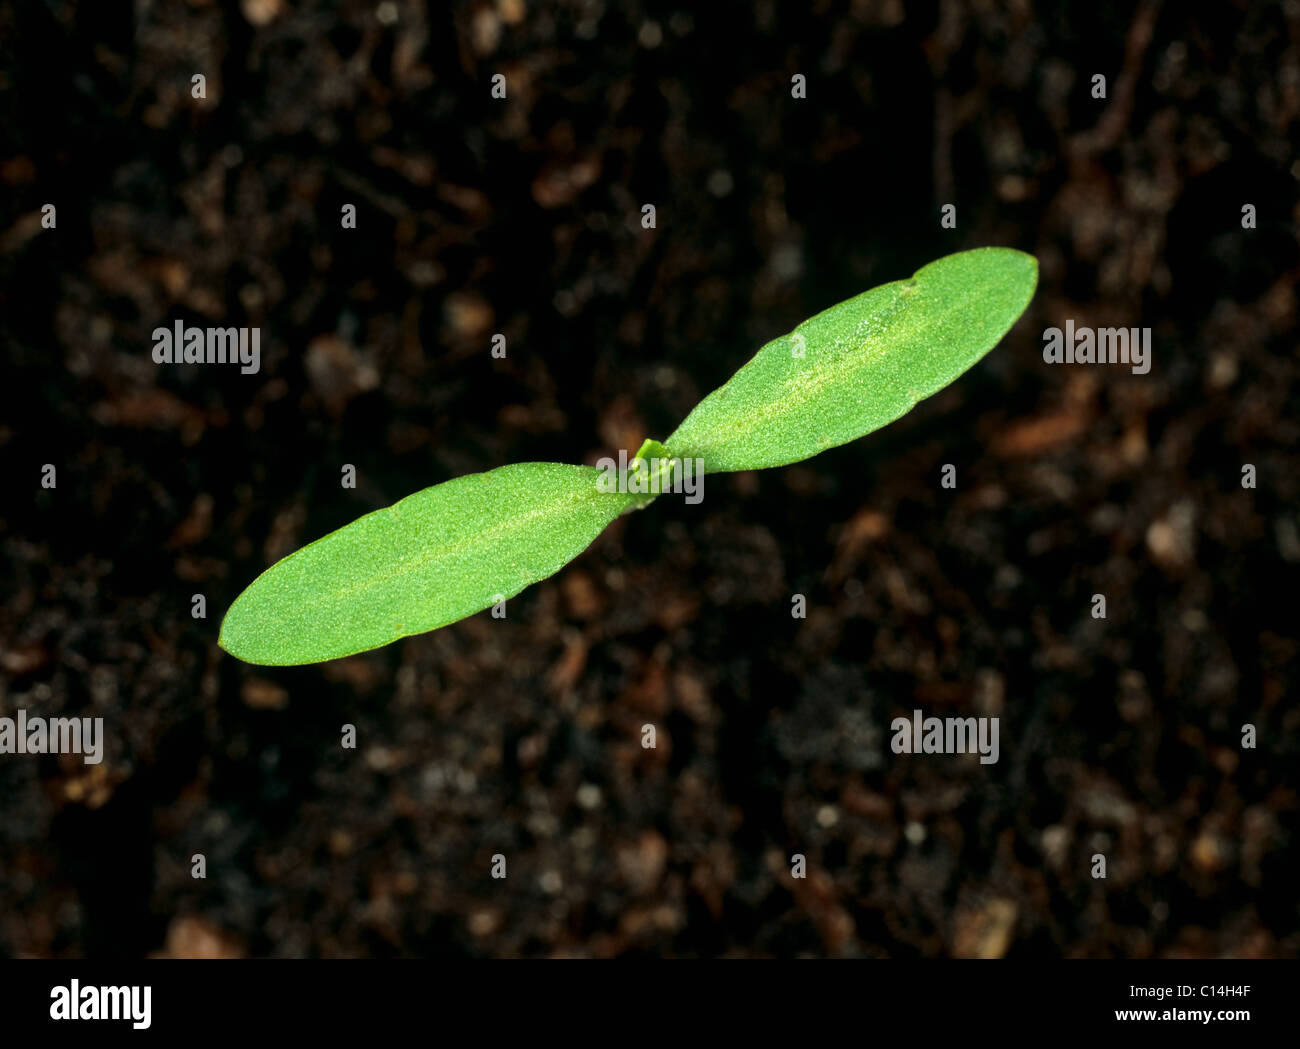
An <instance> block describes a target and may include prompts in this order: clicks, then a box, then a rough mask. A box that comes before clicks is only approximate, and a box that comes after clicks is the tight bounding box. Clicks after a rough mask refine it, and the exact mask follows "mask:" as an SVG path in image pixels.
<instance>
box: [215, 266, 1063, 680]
mask: <svg viewBox="0 0 1300 1049" xmlns="http://www.w3.org/2000/svg"><path fill="white" fill-rule="evenodd" d="M1037 279H1038V264H1037V262H1036V261H1035V260H1034V258H1033V256H1031V255H1026V254H1024V253H1023V252H1019V251H1013V250H1011V249H1008V248H979V249H976V250H974V251H964V252H959V253H957V254H955V255H948V256H946V257H944V258H941V259H938V260H936V261H935V262H932V263H930V264H929V265H927V266H924V267H922V268H921V269H920V270H918V271H917V273H916V275H915V276H913V277H912V278H910V279H908V280H900V281H894V282H893V283H890V284H883V285H881V286H880V287H877V288H873V289H872V290H871V291H868V292H865V293H863V294H862V295H859V296H857V297H856V298H852V299H849V300H848V301H847V302H842V303H840V304H839V305H838V306H833V307H831V308H830V309H828V310H825V311H824V312H822V313H819V314H817V315H816V316H815V317H812V318H811V319H809V320H807V321H804V322H803V323H802V324H800V325H799V326H798V327H797V328H795V330H794V331H793V332H791V333H790V334H789V335H783V336H781V337H780V338H778V339H774V340H773V341H772V342H769V343H768V344H767V345H765V346H764V347H763V348H762V349H761V350H759V351H758V353H757V354H756V355H755V356H754V358H753V359H752V360H751V361H750V362H749V363H748V364H746V365H745V366H744V367H743V368H741V369H740V370H739V371H738V372H736V374H735V375H734V376H732V378H731V380H730V381H728V382H727V383H726V384H725V385H723V386H722V387H720V388H719V389H717V390H715V391H714V392H713V393H711V394H709V396H708V397H706V398H705V399H704V400H703V401H701V402H700V404H699V405H697V406H696V408H695V410H694V411H692V412H691V413H690V415H688V416H687V418H686V420H685V421H684V422H683V423H682V424H681V426H679V427H678V428H677V430H676V431H675V432H674V433H673V434H672V436H670V437H669V438H668V439H667V441H665V442H663V444H660V443H658V442H656V441H647V442H646V443H645V444H644V445H642V447H641V449H640V450H639V451H638V453H637V455H636V457H634V460H633V467H634V468H635V469H638V470H648V469H649V466H648V465H647V463H648V461H649V460H650V459H651V458H656V459H659V458H663V457H672V458H673V459H684V458H690V459H700V460H703V464H704V469H705V470H706V471H707V472H713V473H718V472H725V471H729V470H754V469H760V468H763V467H769V466H783V465H786V464H788V463H794V462H798V461H800V460H801V459H807V458H809V457H811V456H814V455H816V454H817V453H818V452H821V451H824V450H825V449H827V448H831V447H834V446H835V445H839V444H844V443H846V442H848V441H852V440H854V439H856V438H858V437H861V436H863V435H864V434H868V433H870V432H872V431H873V430H877V429H879V428H880V427H882V426H884V425H886V424H887V423H889V422H892V421H893V420H894V419H897V418H898V417H899V416H900V415H903V414H904V413H905V412H907V411H908V410H909V409H910V408H911V407H912V406H913V405H914V404H916V403H917V401H919V400H921V399H922V398H924V397H928V396H930V395H931V394H933V393H936V392H937V391H939V390H941V389H943V387H945V386H947V385H948V384H949V383H951V382H952V381H953V380H955V379H956V378H957V377H958V376H960V375H961V374H962V373H963V372H965V371H966V370H967V369H968V368H970V367H971V366H972V365H974V364H975V363H976V362H977V361H978V360H979V359H980V358H981V357H983V356H984V354H986V353H988V351H989V350H991V349H992V348H993V347H994V346H995V345H997V343H998V341H999V340H1000V339H1001V338H1002V336H1003V335H1005V334H1006V333H1007V331H1008V330H1009V329H1010V327H1011V326H1012V324H1014V323H1015V321H1016V319H1017V318H1018V317H1019V316H1020V315H1021V313H1023V312H1024V310H1025V307H1026V306H1028V304H1029V301H1030V299H1031V298H1032V297H1033V293H1034V288H1035V286H1036V284H1037ZM601 476H602V475H601V471H599V470H597V469H595V468H594V467H589V466H567V465H562V464H560V463H518V464H516V465H513V466H503V467H501V468H499V469H496V470H490V471H488V472H486V473H480V474H470V475H468V476H465V477H459V478H456V479H455V480H452V481H447V482H446V483H444V484H439V485H434V486H433V487H432V488H426V489H425V490H424V491H422V492H417V493H416V494H414V495H411V496H408V497H407V498H405V499H403V500H401V501H400V502H397V503H394V504H393V505H392V506H390V507H388V508H386V509H383V510H376V511H375V512H373V513H369V514H366V515H365V516H364V517H361V518H358V519H357V520H356V521H353V522H352V523H351V524H349V525H346V526H344V527H343V528H340V529H338V530H337V531H334V532H331V533H330V534H329V535H327V536H325V537H324V538H322V539H318V540H317V541H316V542H314V543H311V544H310V545H308V546H305V547H303V548H302V549H301V550H298V551H296V552H295V553H292V554H290V555H289V556H288V557H285V558H283V559H282V560H280V561H277V562H276V563H275V564H274V565H272V566H271V567H270V568H268V569H267V570H266V571H265V572H263V573H262V574H261V575H260V576H258V577H257V579H255V580H254V581H253V582H252V584H250V585H249V587H248V588H247V589H246V590H244V592H243V593H242V594H240V595H239V597H238V598H236V600H235V602H234V604H233V605H231V606H230V609H229V610H228V611H227V613H226V616H225V619H224V620H223V621H222V624H221V635H220V639H219V642H218V643H219V644H220V645H221V647H222V648H224V649H225V650H226V651H227V652H229V653H230V654H231V655H233V656H236V657H238V658H239V659H242V660H244V661H245V662H248V663H258V664H262V665H269V666H287V665H296V664H301V663H318V662H322V661H324V660H328V659H336V658H338V657H340V656H348V655H352V654H354V653H356V652H363V651H365V650H367V649H372V648H377V647H379V646H381V645H386V644H389V643H390V642H392V641H396V640H398V639H399V638H402V637H406V636H408V635H411V634H420V633H424V632H426V631H429V630H433V629H436V628H437V627H440V626H446V625H447V624H448V623H453V622H455V621H456V620H458V619H463V618H465V617H466V616H470V615H473V614H474V613H475V612H479V611H482V610H483V609H485V608H488V607H490V606H492V605H494V604H496V603H498V602H500V601H503V600H506V599H508V598H511V597H513V596H514V595H516V594H518V593H519V592H520V591H521V590H523V589H524V588H525V587H526V586H529V585H530V584H532V583H536V582H538V581H539V580H542V579H545V578H546V577H547V576H550V575H553V574H554V573H555V572H557V571H559V570H560V569H561V568H562V567H563V566H564V565H565V564H567V563H568V562H569V561H571V560H573V559H574V558H575V557H577V556H578V554H580V553H581V552H582V551H583V550H584V549H586V547H587V546H588V545H590V544H591V542H592V541H593V540H594V539H595V538H596V536H598V535H599V534H600V533H601V531H603V530H604V528H605V526H606V525H608V524H609V523H610V522H611V521H613V520H614V518H616V517H618V516H619V515H620V514H622V513H625V512H627V511H629V510H633V509H637V508H639V507H641V506H644V505H646V504H647V503H648V502H650V501H651V499H652V498H653V496H650V497H647V496H645V495H641V494H631V493H620V492H611V491H605V490H602V489H601V488H600V487H599V486H598V480H599V479H600V477H601Z"/></svg>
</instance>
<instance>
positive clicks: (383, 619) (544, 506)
mask: <svg viewBox="0 0 1300 1049" xmlns="http://www.w3.org/2000/svg"><path fill="white" fill-rule="evenodd" d="M599 476H600V472H599V471H598V470H596V469H595V468H594V467H590V466H565V465H561V464H559V463H517V464H515V465H513V466H503V467H501V468H500V469H497V470H491V471H488V472H487V473H479V474H470V475H468V476H466V477H458V478H456V479H455V480H453V481H447V482H446V483H445V484H439V485H434V486H433V487H432V488H426V489H425V490H424V491H422V492H417V493H416V494H415V495H411V496H408V497H407V498H405V499H403V500H402V501H401V502H398V503H394V504H393V505H392V506H390V507H388V508H387V509H384V510H376V511H375V512H374V513H370V514H367V515H366V516H365V517H362V518H359V519H358V520H356V521H353V522H352V523H351V524H349V525H347V526H345V527H343V528H340V529H339V530H338V531H336V532H331V533H330V534H329V535H327V536H325V537H324V538H323V539H318V540H317V541H316V542H314V543H312V544H311V545H310V546H305V547H303V548H302V549H301V550H299V551H297V552H296V553H293V554H290V555H289V556H288V557H286V558H284V559H283V560H281V561H278V562H276V563H275V564H274V565H272V566H271V567H270V568H268V569H267V570H266V571H265V572H263V573H262V574H261V575H260V576H258V577H257V579H255V580H254V581H253V583H252V585H251V586H249V587H248V589H247V590H245V591H244V592H243V593H242V594H240V595H239V597H238V598H237V599H236V601H235V603H234V604H233V605H231V607H230V610H229V611H228V612H227V613H226V618H225V619H224V620H223V621H222V624H221V637H220V641H219V644H220V645H221V647H222V648H224V649H225V650H226V651H227V652H229V653H230V654H231V655H233V656H237V657H238V658H240V659H242V660H244V661H245V662H247V663H261V664H264V665H269V666H289V665H294V664H298V663H315V662H320V661H322V660H326V659H335V658H337V657H339V656H347V655H351V654H353V653H354V652H362V651H364V650H366V649H370V648H376V647H378V646H379V645H386V644H388V643H389V642H390V641H396V640H397V639H398V638H401V637H405V636H406V635H408V634H419V633H422V632H424V631H426V630H432V629H434V628H435V627H440V626H444V625H446V624H447V623H451V622H454V621H455V620H457V619H463V618H464V617H465V616H468V615H473V614H474V613H475V612H478V611H481V610H482V609H484V608H487V607H489V606H490V605H493V604H495V603H496V602H498V601H500V600H503V599H505V598H509V597H513V596H514V595H515V594H517V593H519V591H521V590H523V589H524V587H526V586H528V585H529V584H531V583H535V582H537V581H538V580H539V579H545V578H546V577H547V576H549V575H552V574H553V573H555V572H557V571H558V570H559V569H560V568H562V567H563V566H564V565H565V564H566V563H568V562H569V561H571V560H573V558H575V557H577V556H578V554H580V553H581V552H582V551H583V550H584V549H585V548H586V547H587V546H588V545H589V544H590V543H591V541H592V540H593V539H595V538H596V536H598V535H599V534H600V533H601V531H602V530H603V529H604V527H605V526H606V525H607V524H609V522H610V521H612V520H613V519H614V518H615V517H617V516H618V515H619V514H620V513H622V512H623V511H625V510H628V509H630V508H631V507H632V506H634V505H635V504H636V502H637V497H636V496H634V495H623V494H619V493H602V492H599V491H597V488H596V481H597V478H598V477H599Z"/></svg>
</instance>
